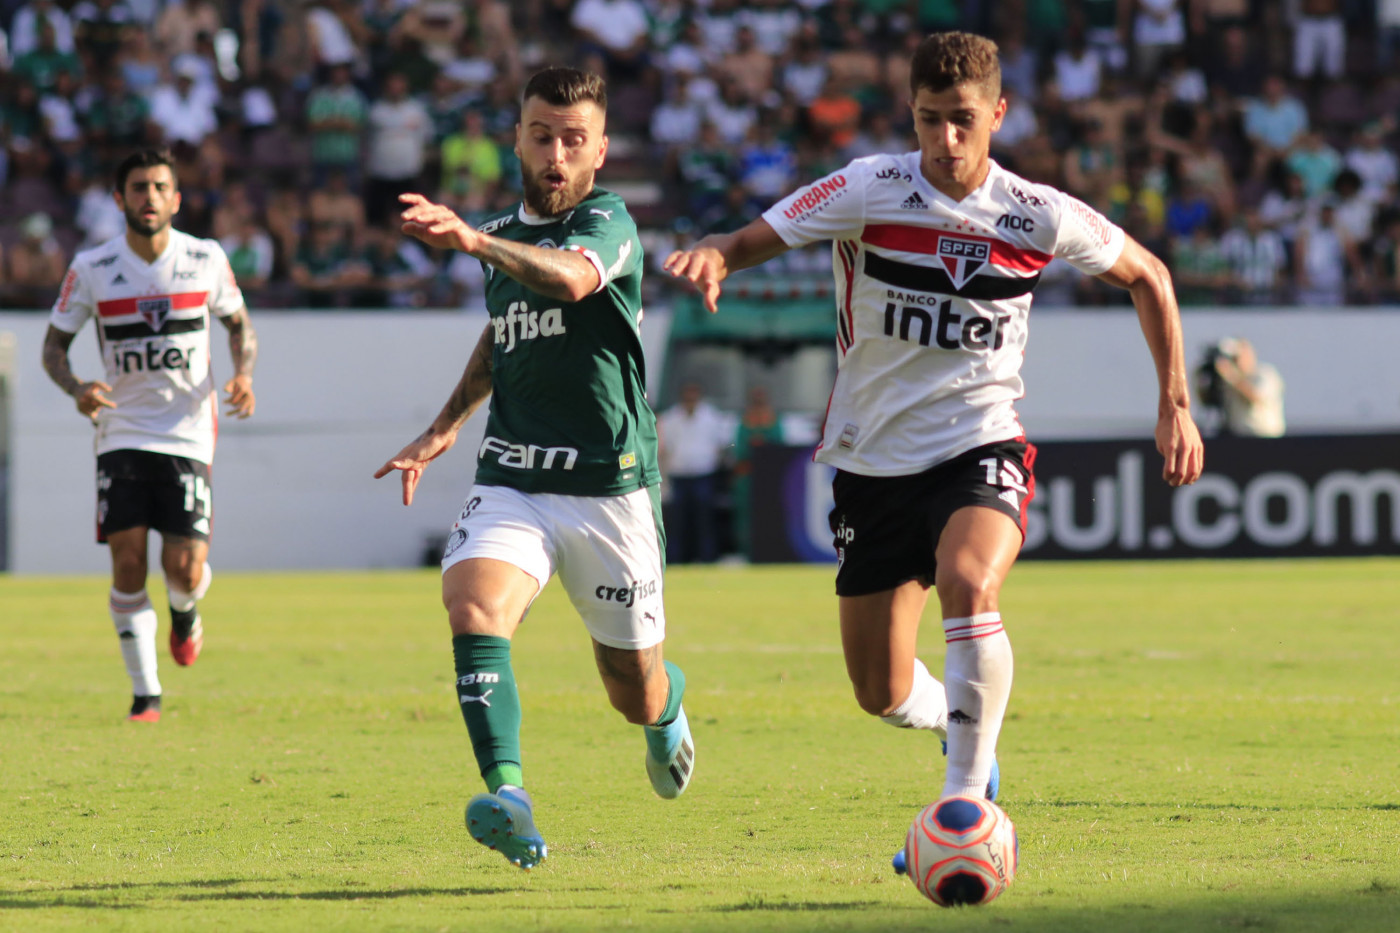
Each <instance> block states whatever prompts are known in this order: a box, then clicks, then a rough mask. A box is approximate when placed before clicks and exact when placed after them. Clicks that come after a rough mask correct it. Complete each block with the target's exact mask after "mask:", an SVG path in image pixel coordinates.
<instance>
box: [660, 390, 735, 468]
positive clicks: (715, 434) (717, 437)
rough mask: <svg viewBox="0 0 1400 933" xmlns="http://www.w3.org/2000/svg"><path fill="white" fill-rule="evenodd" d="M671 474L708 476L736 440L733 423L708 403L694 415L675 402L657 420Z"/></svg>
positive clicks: (699, 405) (698, 404)
mask: <svg viewBox="0 0 1400 933" xmlns="http://www.w3.org/2000/svg"><path fill="white" fill-rule="evenodd" d="M657 427H658V428H660V431H661V446H662V447H663V448H664V450H665V452H666V453H665V456H666V473H667V475H669V476H682V477H690V476H709V475H710V474H711V473H713V472H715V471H716V470H718V469H719V460H720V454H722V453H723V452H724V448H726V447H728V446H729V445H730V444H732V443H733V442H734V423H733V421H732V420H731V419H729V418H726V417H725V416H724V415H723V414H721V413H720V411H719V409H717V408H715V407H714V406H713V405H711V404H710V403H709V402H703V401H702V402H699V403H697V404H696V406H695V412H694V413H693V414H686V411H685V406H683V405H676V406H675V407H673V408H671V409H670V410H668V411H666V412H665V413H664V414H662V415H661V417H660V418H658V419H657Z"/></svg>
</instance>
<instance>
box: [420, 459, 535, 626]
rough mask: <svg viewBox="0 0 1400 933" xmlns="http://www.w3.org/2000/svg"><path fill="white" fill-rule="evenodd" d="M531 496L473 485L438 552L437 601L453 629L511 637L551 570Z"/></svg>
mask: <svg viewBox="0 0 1400 933" xmlns="http://www.w3.org/2000/svg"><path fill="white" fill-rule="evenodd" d="M534 500H535V497H534V496H530V495H528V494H526V493H522V492H519V491H517V490H514V489H509V488H507V487H505V486H473V487H472V489H471V492H469V493H468V494H467V499H466V502H464V503H463V505H462V510H461V512H460V513H459V514H458V516H457V520H456V521H455V522H454V523H453V525H452V530H451V532H450V533H449V534H448V538H447V547H446V549H445V550H444V552H443V556H442V603H443V606H444V607H445V608H446V609H447V618H448V623H449V624H450V625H451V627H452V632H453V634H456V635H498V636H501V637H503V638H510V637H511V636H512V635H513V634H514V633H515V629H516V627H517V626H518V625H519V624H520V622H521V620H522V619H523V618H524V617H525V613H526V612H528V611H529V609H530V604H531V603H532V602H534V599H535V597H536V596H537V595H539V592H540V590H541V589H543V588H544V585H545V584H546V583H547V582H549V578H550V576H551V575H552V574H553V573H554V567H555V557H554V553H553V547H552V546H551V544H550V542H549V537H548V535H549V532H548V527H547V524H548V522H547V519H546V518H545V517H544V516H543V515H542V514H541V513H540V511H539V509H538V508H537V504H536V502H535V501H534Z"/></svg>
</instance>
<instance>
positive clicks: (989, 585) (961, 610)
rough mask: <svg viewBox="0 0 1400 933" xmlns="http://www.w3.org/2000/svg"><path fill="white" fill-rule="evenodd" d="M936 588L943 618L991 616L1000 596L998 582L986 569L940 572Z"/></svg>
mask: <svg viewBox="0 0 1400 933" xmlns="http://www.w3.org/2000/svg"><path fill="white" fill-rule="evenodd" d="M937 585H938V601H939V603H941V604H942V606H943V615H944V616H945V617H946V616H970V615H975V614H977V613H979V612H994V611H995V610H996V608H997V599H998V597H999V596H1000V595H1001V579H1000V578H999V577H998V576H997V574H996V573H995V572H994V571H993V570H992V569H991V568H989V567H986V566H969V567H953V568H950V569H949V570H948V571H947V572H946V573H944V572H942V570H941V568H940V572H939V574H938V580H937Z"/></svg>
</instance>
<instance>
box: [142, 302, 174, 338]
mask: <svg viewBox="0 0 1400 933" xmlns="http://www.w3.org/2000/svg"><path fill="white" fill-rule="evenodd" d="M136 311H137V313H138V314H140V315H141V318H142V320H144V321H145V322H146V325H147V326H148V327H150V329H151V330H154V331H159V330H160V329H161V328H162V327H164V326H165V319H166V317H168V316H169V314H170V299H169V298H167V297H165V296H161V297H159V298H138V299H136Z"/></svg>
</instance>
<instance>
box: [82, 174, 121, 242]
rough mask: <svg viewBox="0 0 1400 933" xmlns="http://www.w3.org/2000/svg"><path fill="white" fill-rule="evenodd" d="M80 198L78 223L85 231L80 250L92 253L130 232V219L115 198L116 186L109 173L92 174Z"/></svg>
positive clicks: (83, 231) (88, 177)
mask: <svg viewBox="0 0 1400 933" xmlns="http://www.w3.org/2000/svg"><path fill="white" fill-rule="evenodd" d="M86 181H87V184H86V185H85V186H84V188H83V190H82V193H81V194H80V195H78V211H77V214H76V216H75V217H74V223H75V225H76V226H77V228H78V229H79V230H80V231H82V234H83V240H82V242H81V243H79V244H78V249H90V248H91V247H94V246H96V245H98V244H99V243H106V242H107V241H108V240H110V239H113V238H114V237H119V236H121V235H122V234H123V233H124V232H126V216H125V215H124V214H123V213H122V210H121V208H119V207H117V202H116V201H115V200H114V199H113V198H112V183H111V181H110V180H109V179H108V178H107V177H106V175H105V173H103V174H99V173H96V172H94V173H90V174H89V175H88V176H87V179H86Z"/></svg>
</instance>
